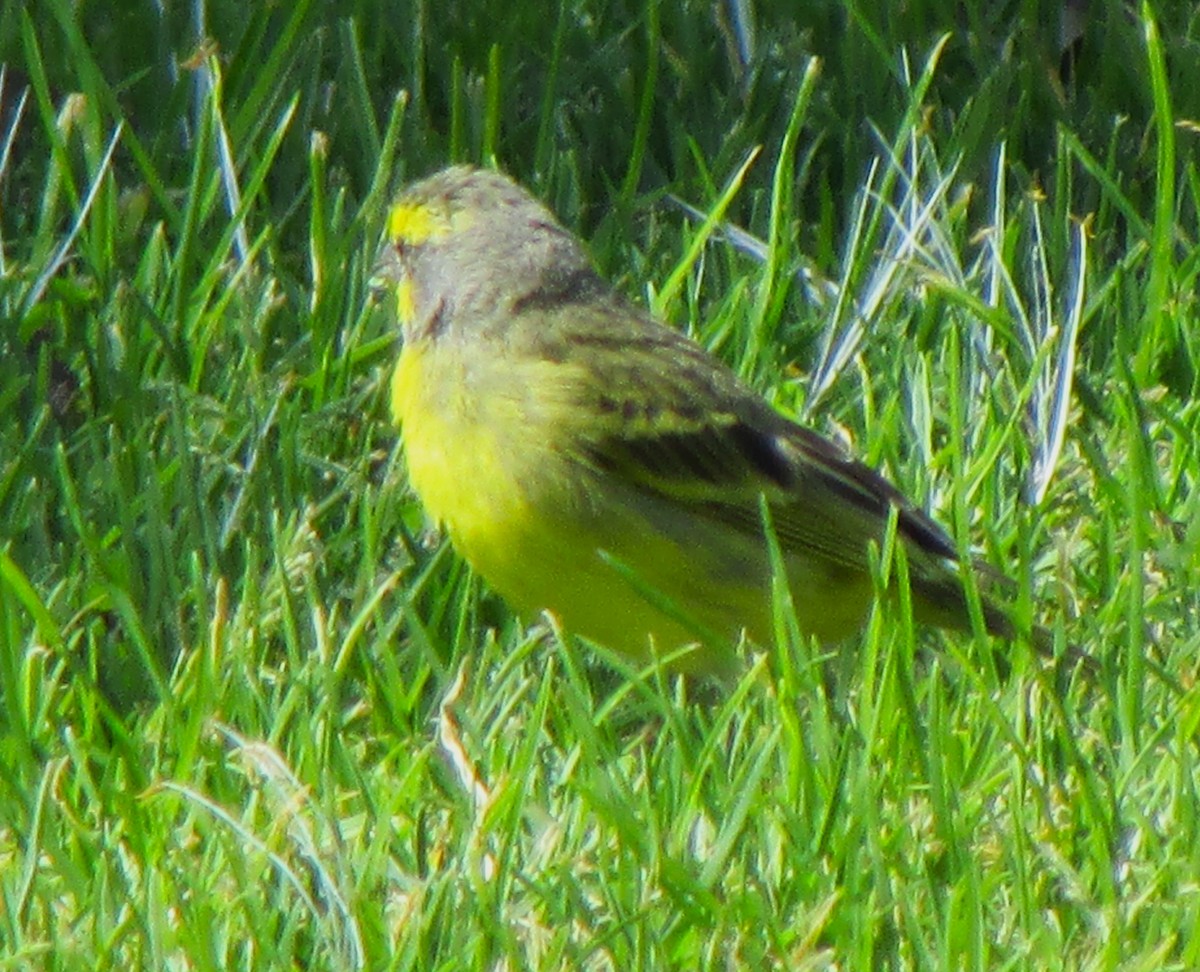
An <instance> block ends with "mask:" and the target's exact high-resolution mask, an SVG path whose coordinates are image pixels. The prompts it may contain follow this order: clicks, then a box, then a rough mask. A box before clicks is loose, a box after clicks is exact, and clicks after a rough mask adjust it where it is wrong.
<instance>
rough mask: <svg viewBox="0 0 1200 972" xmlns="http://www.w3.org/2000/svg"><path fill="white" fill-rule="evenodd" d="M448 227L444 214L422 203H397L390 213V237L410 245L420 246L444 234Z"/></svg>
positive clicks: (388, 222) (388, 221)
mask: <svg viewBox="0 0 1200 972" xmlns="http://www.w3.org/2000/svg"><path fill="white" fill-rule="evenodd" d="M447 229H449V227H448V226H447V225H446V220H445V218H444V217H443V216H442V214H440V213H435V212H434V211H433V210H432V209H431V208H430V207H429V206H427V205H422V204H421V203H407V202H402V203H397V204H396V205H395V206H393V207H392V210H391V212H389V213H388V220H387V234H388V239H390V240H395V241H397V242H401V243H407V244H408V245H409V246H420V245H421V244H422V243H424V242H425V241H426V240H428V239H430V238H432V237H436V236H442V235H443V234H444V233H445V232H446V231H447Z"/></svg>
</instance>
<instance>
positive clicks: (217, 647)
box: [0, 0, 1200, 970]
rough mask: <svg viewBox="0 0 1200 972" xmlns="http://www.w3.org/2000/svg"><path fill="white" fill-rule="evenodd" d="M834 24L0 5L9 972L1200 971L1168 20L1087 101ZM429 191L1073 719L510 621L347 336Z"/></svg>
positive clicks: (940, 642) (1187, 278)
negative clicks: (734, 386) (841, 452)
mask: <svg viewBox="0 0 1200 972" xmlns="http://www.w3.org/2000/svg"><path fill="white" fill-rule="evenodd" d="M867 6H869V5H862V4H853V3H850V2H848V0H836V2H835V0H828V2H824V3H813V4H806V5H804V7H805V10H804V11H803V13H801V14H792V13H790V12H788V11H789V10H790V5H785V4H768V3H763V4H759V5H757V7H756V8H755V9H754V10H750V9H749V5H746V4H732V3H731V4H721V5H714V4H708V3H688V4H682V5H668V4H656V3H654V2H650V3H637V4H619V3H613V4H603V3H600V2H596V3H592V4H588V5H587V16H586V17H583V16H575V15H574V13H573V11H574V10H575V9H576V7H575V5H571V4H563V5H561V12H552V13H551V14H550V15H547V14H546V13H545V11H544V10H543V9H542V8H538V7H534V6H533V5H530V6H529V8H528V9H525V8H521V7H516V6H514V5H513V4H511V3H507V4H500V3H493V2H481V3H478V4H471V5H468V4H457V5H456V4H440V3H424V2H415V3H412V4H367V3H362V2H352V3H347V4H339V5H336V14H335V13H334V12H333V10H334V8H333V6H332V5H321V4H314V3H311V2H299V3H295V4H255V5H250V6H249V7H248V8H247V6H246V5H244V4H233V3H223V2H213V3H210V4H208V5H207V6H205V5H195V6H194V7H186V8H185V7H184V6H181V5H166V7H161V5H156V4H153V3H149V2H145V3H130V4H124V5H117V8H118V9H117V11H116V12H113V11H111V10H109V9H108V6H106V5H97V4H91V5H88V4H82V5H80V4H68V3H66V2H65V0H39V2H36V3H34V4H31V5H19V4H11V5H6V6H5V7H3V10H2V11H0V60H2V62H3V64H4V65H5V71H4V75H3V88H2V89H0V319H2V327H0V895H2V897H0V941H2V942H3V943H4V950H3V952H2V953H0V969H9V968H12V969H23V968H44V969H54V970H58V969H61V970H68V969H91V968H111V967H119V968H129V969H143V968H145V969H231V968H246V969H275V968H278V969H292V968H299V967H303V968H309V969H325V968H328V969H346V968H359V967H362V968H372V969H392V968H395V969H409V968H412V969H459V968H468V969H488V970H491V969H502V968H506V969H520V968H536V969H610V968H611V969H632V968H646V969H657V968H678V969H695V968H714V969H726V968H736V967H746V968H781V969H784V968H786V969H804V968H813V969H822V968H842V969H867V968H922V969H924V968H945V969H1023V968H1063V969H1079V970H1091V969H1120V970H1136V969H1146V970H1151V969H1155V970H1157V969H1188V968H1195V967H1197V966H1200V932H1198V931H1197V929H1200V894H1198V893H1197V883H1196V874H1197V871H1198V868H1200V798H1198V790H1200V765H1198V762H1200V746H1198V733H1200V698H1198V697H1197V693H1196V689H1195V686H1194V682H1195V675H1196V670H1197V663H1196V658H1197V652H1198V649H1200V623H1198V621H1197V619H1198V618H1200V595H1198V594H1197V591H1200V554H1198V549H1200V527H1198V524H1200V499H1197V497H1198V496H1200V493H1197V490H1196V488H1195V487H1196V483H1197V475H1198V473H1200V459H1198V456H1197V446H1196V443H1197V442H1198V441H1200V410H1198V409H1197V406H1196V401H1197V382H1198V379H1197V361H1198V360H1200V339H1198V337H1197V335H1200V312H1198V310H1197V300H1196V293H1197V292H1198V289H1200V287H1198V282H1200V281H1198V278H1200V257H1198V254H1200V244H1198V243H1197V224H1198V221H1200V169H1198V167H1197V161H1196V160H1197V154H1196V140H1197V138H1198V136H1197V121H1198V120H1200V78H1198V77H1197V74H1196V71H1195V68H1194V64H1195V49H1196V45H1197V43H1200V35H1198V30H1200V23H1197V21H1196V18H1195V15H1194V13H1192V14H1190V17H1191V19H1187V18H1188V11H1187V10H1186V9H1185V8H1186V5H1166V4H1161V5H1159V6H1161V7H1163V8H1164V9H1161V10H1160V9H1157V8H1156V7H1153V6H1144V7H1141V8H1134V7H1131V6H1130V5H1128V4H1125V3H1119V2H1116V0H1106V2H1102V3H1093V4H1091V5H1089V19H1088V20H1087V22H1086V25H1085V32H1084V35H1083V40H1082V44H1083V47H1082V50H1081V51H1080V52H1079V56H1078V58H1077V59H1076V61H1075V64H1074V67H1073V68H1072V69H1071V70H1070V71H1069V72H1065V73H1064V72H1063V71H1061V70H1060V54H1061V51H1060V47H1059V42H1058V38H1059V34H1058V27H1057V24H1058V19H1057V18H1058V12H1059V5H1057V4H1042V5H1038V4H1008V5H995V4H982V3H979V4H975V3H972V4H966V5H964V4H961V3H957V2H955V3H951V2H949V0H923V2H919V3H909V4H905V5H904V8H903V9H904V15H903V17H900V16H899V15H892V14H889V12H888V11H890V10H891V9H892V7H891V6H889V5H880V6H881V8H882V9H881V12H878V13H876V12H873V10H869V9H867ZM759 8H761V9H759ZM895 9H897V10H898V9H899V8H895ZM197 10H203V12H204V16H205V20H204V24H203V30H202V31H201V33H199V34H198V33H197V27H196V22H195V19H194V18H195V16H196V11H197ZM247 10H249V13H247ZM739 10H741V11H743V12H744V13H748V15H749V17H750V21H749V23H750V26H751V27H752V28H753V29H752V30H747V29H744V28H742V27H739V25H738V15H737V11H739ZM78 18H83V19H82V20H81V19H78ZM947 34H948V35H949V36H945V35H947ZM201 37H204V38H207V40H206V41H205V42H204V43H201V40H200V38H201ZM943 38H944V39H943ZM740 47H741V48H747V47H748V48H749V49H751V52H750V55H749V57H748V59H747V60H745V61H743V60H742V58H741V57H740V56H739V55H738V53H737V52H738V50H739V48H740ZM814 55H816V56H819V57H820V59H821V60H820V64H819V66H818V64H817V63H816V62H814V61H812V60H811V57H812V56H814ZM754 153H757V154H756V155H755V154H754ZM752 156H753V161H752V162H750V164H749V165H748V166H747V167H746V168H745V169H744V171H743V169H742V167H743V165H744V164H745V163H746V162H747V160H748V159H751V157H752ZM461 160H467V161H475V162H489V161H491V160H495V161H496V162H497V163H498V164H500V165H501V166H502V167H504V168H505V169H506V170H508V171H510V172H511V173H513V174H514V175H515V176H516V177H517V178H519V179H520V180H522V181H523V182H525V183H526V184H528V185H530V186H531V187H532V188H533V189H534V190H535V191H536V192H537V193H538V194H539V195H540V196H541V197H542V198H544V199H546V200H547V201H548V202H549V203H550V204H551V205H552V206H554V208H555V209H556V210H557V211H558V212H559V213H560V215H561V216H562V218H563V219H564V220H565V221H566V222H567V224H568V225H570V226H571V227H573V228H575V229H577V230H578V231H579V232H580V233H581V234H583V235H585V236H586V237H587V238H588V239H589V241H590V242H591V245H592V249H593V253H594V254H595V257H596V260H597V262H598V264H599V265H600V267H601V268H602V269H603V271H604V272H605V273H606V274H608V275H609V276H610V277H612V278H613V279H614V280H615V281H617V283H618V284H619V285H620V286H621V287H622V288H624V289H625V290H626V291H627V292H628V293H630V294H631V295H633V296H634V297H635V298H637V299H639V300H643V301H645V302H646V303H647V304H652V305H654V306H655V307H657V308H658V309H659V310H660V311H661V313H663V314H664V315H665V316H666V317H667V318H669V319H670V320H671V321H672V322H674V323H675V324H677V325H678V326H680V327H683V328H687V329H689V330H691V332H692V333H694V334H695V336H696V337H697V338H698V339H699V340H701V341H703V342H704V343H706V344H707V345H708V346H709V347H711V348H712V349H713V350H714V352H715V353H717V354H719V355H721V356H722V357H723V358H724V359H725V360H727V361H728V362H729V363H730V364H731V365H733V366H734V367H736V368H738V369H739V370H740V371H741V373H742V374H744V375H745V376H746V377H747V379H748V380H749V381H751V382H753V383H754V384H755V386H756V387H758V388H760V389H761V390H762V391H763V393H764V394H765V395H767V396H768V397H769V398H771V399H772V400H773V401H774V402H776V403H777V404H778V405H779V406H780V407H781V408H784V409H786V410H788V411H791V412H794V413H795V414H797V415H800V416H803V417H804V418H805V420H806V421H808V422H810V423H811V424H813V425H814V426H815V427H817V428H818V429H819V430H821V431H823V432H825V433H827V434H831V435H835V436H839V437H842V438H844V439H847V440H849V441H850V442H851V443H852V447H853V449H854V451H855V452H856V453H857V454H858V455H860V456H862V457H863V458H864V459H866V460H868V461H869V462H871V463H872V464H874V465H877V466H879V467H881V468H883V469H885V470H886V471H887V472H888V473H889V475H890V476H892V478H894V479H895V480H896V481H897V482H898V483H900V484H901V485H902V486H903V487H904V489H905V490H906V492H908V493H909V494H910V495H912V496H913V497H914V498H915V499H916V500H917V501H919V502H920V503H922V504H923V505H925V506H927V507H928V508H930V509H931V510H933V511H934V512H935V513H936V515H937V516H938V518H939V519H940V520H941V521H942V522H943V523H945V524H946V525H947V527H948V528H950V530H951V532H952V533H953V534H954V536H955V537H956V539H957V541H958V542H959V543H960V545H961V546H962V547H963V549H972V550H976V551H977V552H978V553H979V555H980V556H981V557H982V558H983V559H985V560H987V561H988V562H990V563H991V564H993V565H995V566H997V567H1000V568H1002V569H1004V570H1005V571H1006V572H1007V573H1008V574H1010V575H1011V576H1012V578H1013V580H1014V581H1015V588H1014V591H1015V597H1016V599H1017V603H1018V609H1019V611H1020V612H1022V613H1027V614H1028V615H1029V616H1030V617H1032V618H1037V619H1039V620H1041V621H1043V622H1045V623H1047V624H1049V625H1050V626H1051V627H1053V628H1054V629H1055V631H1056V633H1058V635H1059V637H1060V638H1061V639H1062V640H1063V642H1064V644H1065V643H1066V642H1067V641H1069V642H1073V643H1075V644H1078V645H1081V646H1083V647H1084V648H1086V649H1087V650H1088V651H1089V652H1091V653H1092V654H1093V655H1094V656H1095V657H1096V658H1097V659H1098V660H1099V661H1100V664H1101V668H1102V673H1101V675H1100V676H1099V678H1098V679H1097V680H1096V681H1095V682H1094V683H1091V684H1089V683H1088V682H1087V681H1085V680H1080V679H1075V680H1070V679H1063V678H1058V677H1056V676H1055V674H1054V673H1053V672H1052V671H1048V670H1045V669H1044V667H1043V666H1042V665H1041V664H1040V663H1039V662H1037V661H1036V660H1035V659H1034V658H1033V657H1032V656H1031V654H1030V652H1029V650H1028V648H1027V647H1026V646H1024V645H1022V644H1018V645H1015V646H1012V647H1011V649H1010V648H1008V647H1007V646H1003V645H990V644H989V643H987V641H986V639H983V638H982V637H976V638H972V637H969V636H946V635H939V634H934V633H930V632H925V631H914V630H913V628H912V625H911V623H909V622H908V621H907V620H906V618H905V614H904V610H903V606H899V607H897V608H894V609H884V608H882V607H881V608H880V609H879V610H877V611H876V613H875V614H873V616H872V618H871V623H870V625H869V626H868V628H867V630H866V631H865V632H864V633H863V635H862V636H861V637H859V638H856V639H853V640H852V642H851V643H849V644H847V645H846V646H844V648H843V649H842V650H840V651H839V652H838V653H837V654H836V656H835V657H832V658H828V657H825V656H824V655H822V654H821V651H820V649H819V648H818V647H817V646H815V645H811V644H808V643H806V642H804V641H803V640H800V639H797V638H795V637H793V635H792V630H793V627H794V626H793V625H792V624H791V623H790V622H791V621H792V620H793V619H791V618H789V617H788V613H787V610H786V605H781V606H780V608H781V609H780V612H779V625H778V629H779V638H778V642H779V643H778V644H777V645H772V646H766V649H767V650H764V651H762V652H759V653H755V654H754V655H753V656H752V657H751V658H749V659H748V667H747V672H746V675H745V676H744V678H743V679H742V680H741V681H740V682H739V683H738V684H737V685H736V686H729V687H723V688H721V687H715V686H710V685H704V684H692V685H688V684H681V683H678V682H676V681H674V680H672V679H671V678H669V677H667V676H666V675H664V674H663V673H661V672H656V671H650V672H639V671H630V670H628V668H627V667H624V666H622V665H621V663H620V661H619V660H617V659H610V658H607V657H606V656H604V655H603V654H602V653H599V652H596V651H593V650H592V649H590V648H587V647H585V646H580V645H576V644H573V643H570V642H567V643H564V642H563V641H562V639H561V638H559V637H558V636H557V634H556V633H555V632H553V631H551V630H549V629H548V628H547V627H546V625H545V623H544V622H543V623H542V624H538V625H535V626H534V627H532V628H529V627H526V626H523V625H522V623H521V622H520V621H519V620H518V619H515V618H513V617H512V616H511V615H510V614H509V613H508V612H507V610H506V609H505V608H504V606H503V605H502V604H501V603H499V602H498V601H497V600H496V599H495V598H494V597H493V596H491V595H490V594H488V592H487V591H486V590H485V589H483V587H482V585H481V584H480V583H479V582H478V581H477V580H476V579H474V578H472V577H471V576H470V575H469V573H468V572H467V571H466V569H465V568H464V567H463V566H462V565H461V564H460V563H459V562H458V561H457V560H456V559H455V558H454V556H453V554H452V552H451V551H450V550H449V549H448V548H447V547H446V546H445V544H444V543H441V542H440V541H439V540H438V538H437V537H436V536H433V535H431V534H430V533H429V532H428V531H427V529H426V527H425V524H424V521H423V519H422V516H421V512H420V509H419V506H418V505H417V503H416V501H415V498H414V497H413V496H412V495H411V494H410V493H409V491H408V490H407V487H406V484H405V480H404V474H403V459H402V453H401V449H400V444H399V442H398V438H397V434H396V431H395V430H394V429H393V428H391V426H390V424H389V420H388V417H387V414H386V401H385V396H386V388H385V385H386V380H387V376H388V371H389V367H390V365H391V363H392V362H393V360H394V358H395V354H396V350H397V349H396V336H395V327H394V322H392V321H391V320H390V317H389V314H388V312H387V309H386V307H383V306H380V305H378V304H376V303H375V302H373V301H372V299H371V292H370V283H369V281H370V277H371V271H372V265H373V258H374V254H375V250H376V245H377V241H378V239H379V233H380V230H381V222H382V214H383V210H384V206H385V204H386V201H387V199H388V197H389V195H390V193H391V192H392V191H393V190H394V188H395V187H396V186H397V185H398V184H399V183H400V182H402V181H403V180H404V179H406V178H410V177H414V176H418V175H421V174H424V173H427V172H429V171H432V170H433V169H435V168H438V167H440V166H442V165H444V164H446V163H448V162H450V161H461ZM681 203H682V204H686V205H687V206H691V207H693V210H694V212H695V214H696V218H693V216H689V215H688V213H687V211H686V210H685V208H684V207H683V206H681V205H680V204H681ZM706 216H707V217H712V218H711V219H708V220H707V222H706V221H705V217H706ZM743 231H744V232H743ZM902 568H903V564H902V563H899V562H895V563H893V562H890V561H889V559H888V558H886V557H885V558H883V559H882V561H881V568H880V569H881V570H884V569H893V570H894V569H902ZM525 621H527V622H528V621H536V619H525ZM993 648H998V649H1000V650H1001V651H1004V652H1005V653H1006V655H1007V657H1008V658H1009V659H1010V667H1011V671H1009V672H1008V673H1007V674H1002V673H1000V672H998V671H997V666H996V665H995V663H994V660H993V657H992V649H993ZM610 663H611V664H610ZM1002 667H1003V666H1002Z"/></svg>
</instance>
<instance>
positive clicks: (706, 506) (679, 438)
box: [586, 345, 956, 571]
mask: <svg viewBox="0 0 1200 972" xmlns="http://www.w3.org/2000/svg"><path fill="white" fill-rule="evenodd" d="M674 350H675V351H676V352H679V353H684V354H688V353H691V346H690V345H683V346H682V347H681V348H675V349H674ZM697 352H698V349H697ZM700 353H702V352H700ZM676 364H677V365H678V364H682V365H684V366H682V367H674V368H670V369H665V370H664V369H660V370H659V371H658V373H657V374H656V376H655V382H654V387H653V392H650V391H648V390H644V385H645V380H644V378H643V379H642V380H641V381H639V380H638V377H637V376H636V375H628V376H612V377H613V379H614V380H612V381H607V382H605V383H604V386H603V388H601V389H598V390H597V391H596V392H595V394H596V400H597V404H596V407H597V409H598V410H599V412H600V413H602V414H604V415H606V416H609V419H608V421H606V422H603V423H601V427H602V428H603V432H602V434H600V435H598V436H597V437H596V438H595V439H594V440H592V441H591V442H590V443H589V447H588V449H587V457H586V458H587V460H588V461H589V462H591V463H592V464H594V465H595V466H596V467H597V468H599V469H602V470H604V471H605V472H606V473H608V474H610V475H616V476H620V477H621V478H623V479H624V480H625V481H626V482H628V483H630V484H632V485H635V486H637V487H639V488H641V489H644V490H649V491H652V492H654V493H657V494H659V495H660V496H662V497H664V498H667V499H670V500H673V501H675V502H678V503H681V504H687V505H688V506H690V507H692V508H693V509H694V510H695V512H696V513H697V514H698V515H703V516H707V517H710V518H714V519H719V520H722V521H724V522H726V523H728V524H730V525H731V526H734V527H736V528H737V529H739V530H741V531H743V532H745V533H747V534H750V535H758V534H761V532H762V517H761V511H760V507H759V502H760V500H759V498H760V496H765V497H766V499H767V502H768V504H769V506H770V510H771V515H772V520H773V523H774V529H775V532H776V535H777V536H778V538H779V542H780V544H781V546H782V548H783V550H784V551H785V552H793V553H801V554H807V555H810V556H815V557H819V558H821V559H822V560H824V561H826V562H828V563H830V564H833V565H838V566H841V567H844V568H848V569H852V570H857V571H865V570H867V568H868V544H869V542H870V541H871V540H875V541H877V542H878V541H881V540H882V537H883V533H884V530H885V527H886V523H887V520H888V517H889V515H890V514H891V510H892V509H893V508H894V509H895V510H896V514H897V517H898V529H899V531H900V534H901V536H902V538H903V539H905V540H906V541H907V542H908V545H909V548H910V553H914V552H915V553H917V554H918V556H917V557H915V558H914V565H913V566H914V569H917V570H921V569H922V568H925V567H928V568H930V569H932V568H933V567H934V564H940V563H941V562H942V561H943V560H953V559H955V558H956V550H955V547H954V544H953V542H952V541H951V540H950V538H949V537H948V536H947V535H946V534H945V532H943V530H942V529H941V528H940V527H939V526H938V525H937V524H936V523H934V522H933V520H931V519H930V518H929V517H928V516H926V515H925V514H924V513H923V512H921V511H920V510H919V509H917V508H916V507H914V506H913V505H912V504H911V503H909V502H908V500H907V499H905V497H904V496H903V494H901V493H900V491H899V490H897V489H896V488H895V487H894V486H893V485H892V484H891V483H889V482H888V481H887V480H886V479H884V478H883V477H882V476H880V475H879V474H878V473H876V472H875V471H873V470H872V469H870V468H868V467H867V466H865V465H863V464H862V463H860V462H857V461H856V460H854V459H852V458H850V457H849V456H848V455H847V454H846V453H845V452H844V451H843V450H842V449H840V448H839V447H838V446H836V445H835V444H834V443H832V442H830V441H829V440H827V439H825V438H823V437H822V436H820V435H818V434H817V433H815V432H812V431H810V430H809V429H806V428H804V427H803V426H800V425H797V424H795V423H793V422H790V421H788V420H787V419H785V418H784V417H783V416H781V415H779V414H778V413H777V412H775V411H774V410H773V409H771V408H770V407H769V406H768V405H767V404H766V403H765V402H763V401H762V400H761V399H759V398H758V397H757V396H755V395H753V394H751V393H750V392H749V391H746V390H744V389H743V388H742V386H741V385H740V384H739V383H738V382H737V381H736V380H735V379H734V378H733V376H732V375H727V374H726V373H725V372H723V371H719V372H716V373H715V374H714V372H713V370H712V364H711V361H708V360H705V361H704V362H703V364H704V365H705V367H702V368H699V367H698V368H696V369H692V368H688V367H686V364H687V362H686V361H684V362H678V361H677V362H676ZM622 377H623V378H624V380H621V379H622Z"/></svg>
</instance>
